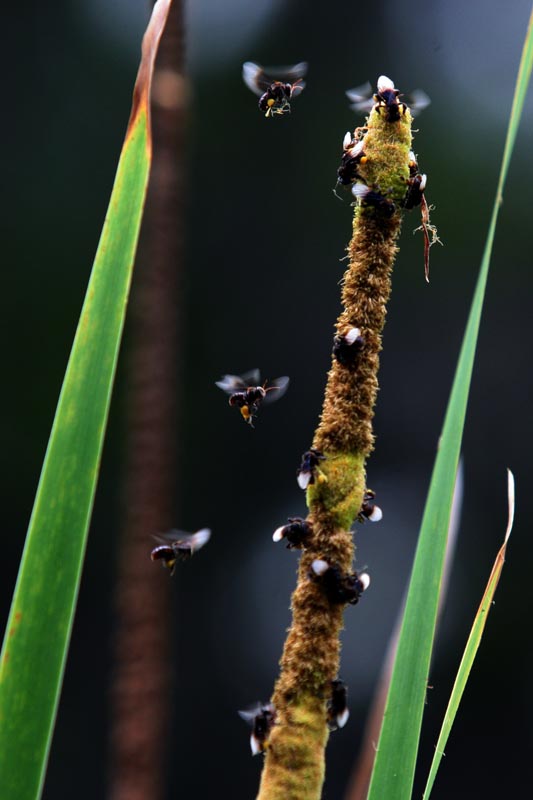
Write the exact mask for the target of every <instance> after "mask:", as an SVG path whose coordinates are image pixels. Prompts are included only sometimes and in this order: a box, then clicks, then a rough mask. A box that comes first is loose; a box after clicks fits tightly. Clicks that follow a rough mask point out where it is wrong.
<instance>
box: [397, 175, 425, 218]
mask: <svg viewBox="0 0 533 800" xmlns="http://www.w3.org/2000/svg"><path fill="white" fill-rule="evenodd" d="M426 184H427V175H420V173H419V172H417V173H416V174H415V175H414V176H413V177H411V178H409V181H408V188H407V193H406V195H405V197H404V201H403V207H404V208H407V209H411V208H415V207H416V206H420V205H422V204H423V202H424V190H425V188H426Z"/></svg>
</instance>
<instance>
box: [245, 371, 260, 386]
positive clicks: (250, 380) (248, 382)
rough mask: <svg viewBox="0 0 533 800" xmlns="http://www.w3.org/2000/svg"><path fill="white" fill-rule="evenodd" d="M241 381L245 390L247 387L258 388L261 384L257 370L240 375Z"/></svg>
mask: <svg viewBox="0 0 533 800" xmlns="http://www.w3.org/2000/svg"><path fill="white" fill-rule="evenodd" d="M241 381H243V382H244V385H245V388H246V387H248V386H259V385H260V383H261V373H260V371H259V370H258V369H251V370H250V371H249V372H245V373H243V374H242V375H241Z"/></svg>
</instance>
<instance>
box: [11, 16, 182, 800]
mask: <svg viewBox="0 0 533 800" xmlns="http://www.w3.org/2000/svg"><path fill="white" fill-rule="evenodd" d="M170 2H171V0H159V2H158V3H157V4H156V6H155V8H154V12H153V15H152V19H151V21H150V25H149V27H148V29H147V32H146V35H145V37H144V40H143V58H142V61H141V66H140V69H139V74H138V79H137V83H136V87H135V93H134V103H133V108H132V114H131V117H130V122H129V126H128V130H127V133H126V138H125V142H124V146H123V149H122V153H121V157H120V161H119V165H118V169H117V174H116V178H115V183H114V186H113V191H112V195H111V199H110V203H109V209H108V214H107V217H106V220H105V223H104V227H103V231H102V236H101V239H100V243H99V246H98V250H97V253H96V257H95V261H94V265H93V270H92V273H91V278H90V281H89V285H88V289H87V294H86V297H85V301H84V305H83V309H82V312H81V316H80V320H79V324H78V328H77V331H76V335H75V338H74V343H73V347H72V351H71V354H70V358H69V363H68V366H67V370H66V373H65V378H64V381H63V386H62V389H61V394H60V397H59V402H58V406H57V410H56V415H55V419H54V424H53V427H52V432H51V434H50V440H49V443H48V448H47V452H46V456H45V459H44V464H43V469H42V472H41V477H40V481H39V486H38V489H37V495H36V499H35V503H34V508H33V511H32V516H31V520H30V525H29V529H28V535H27V538H26V543H25V547H24V553H23V556H22V561H21V566H20V570H19V576H18V580H17V585H16V588H15V593H14V597H13V602H12V607H11V611H10V615H9V619H8V624H7V628H6V635H5V639H4V644H3V648H2V654H1V659H0V797H2V798H4V797H5V798H9V800H33V798H38V797H39V796H40V794H41V791H42V785H43V782H44V774H45V769H46V763H47V759H48V753H49V749H50V744H51V737H52V731H53V727H54V722H55V717H56V712H57V705H58V700H59V693H60V689H61V684H62V678H63V672H64V667H65V661H66V656H67V649H68V644H69V640H70V633H71V629H72V622H73V617H74V611H75V606H76V600H77V596H78V590H79V581H80V576H81V569H82V564H83V558H84V554H85V547H86V541H87V532H88V527H89V521H90V517H91V512H92V507H93V502H94V494H95V489H96V481H97V476H98V470H99V466H100V459H101V454H102V447H103V440H104V434H105V428H106V423H107V417H108V413H109V405H110V399H111V393H112V388H113V381H114V376H115V371H116V365H117V358H118V352H119V347H120V341H121V336H122V329H123V326H124V318H125V311H126V306H127V301H128V294H129V288H130V283H131V277H132V270H133V261H134V257H135V251H136V247H137V241H138V236H139V230H140V224H141V219H142V213H143V207H144V201H145V196H146V188H147V184H148V176H149V171H150V163H151V133H150V117H149V94H150V83H151V77H152V71H153V64H154V60H155V55H156V52H157V45H158V43H159V39H160V36H161V33H162V31H163V28H164V24H165V22H166V18H167V14H168V10H169V6H170Z"/></svg>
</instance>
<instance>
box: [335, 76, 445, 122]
mask: <svg viewBox="0 0 533 800" xmlns="http://www.w3.org/2000/svg"><path fill="white" fill-rule="evenodd" d="M377 88H378V90H377V92H376V93H375V94H372V87H371V86H370V83H368V82H367V83H365V84H363V86H358V87H357V88H356V89H348V91H347V92H346V94H347V96H348V99H349V100H350V102H351V106H350V108H352V109H353V110H354V111H366V112H369V111H371V110H372V109H373V108H375V109H376V110H377V111H379V112H380V113H381V111H382V110H383V111H385V114H386V119H387V122H397V121H398V120H399V119H400V117H402V116H403V114H405V109H406V108H407V106H409V110H410V112H411V116H415V114H417V113H418V112H420V111H422V109H424V108H426V106H428V105H429V104H430V102H431V100H430V99H429V97H428V96H427V94H426V93H425V92H423V91H422V89H415V90H414V91H413V92H411V93H410V95H409V98H408V99H409V103H405V102H403V101H402V100H400V99H399V98H400V97H403V95H401V94H400V92H399V91H398V89H396V88H395V87H394V83H393V82H392V81H391V79H390V78H387V76H386V75H380V77H379V78H378V87H377Z"/></svg>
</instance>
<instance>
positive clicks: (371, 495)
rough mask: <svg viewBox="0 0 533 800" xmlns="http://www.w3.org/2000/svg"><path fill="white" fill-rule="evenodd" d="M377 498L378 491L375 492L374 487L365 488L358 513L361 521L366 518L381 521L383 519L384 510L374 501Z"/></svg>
mask: <svg viewBox="0 0 533 800" xmlns="http://www.w3.org/2000/svg"><path fill="white" fill-rule="evenodd" d="M375 498H376V493H375V492H373V491H372V489H366V490H365V493H364V495H363V503H362V505H361V510H360V511H359V514H358V515H357V519H358V520H359V522H364V521H365V519H369V520H370V522H379V521H380V520H381V519H383V511H382V510H381V508H380V507H379V506H377V505H376V503H375V502H374V501H375Z"/></svg>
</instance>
